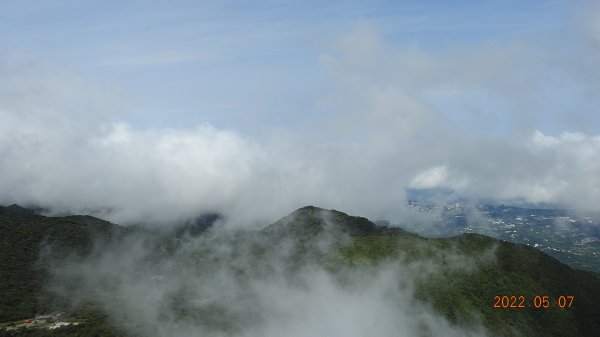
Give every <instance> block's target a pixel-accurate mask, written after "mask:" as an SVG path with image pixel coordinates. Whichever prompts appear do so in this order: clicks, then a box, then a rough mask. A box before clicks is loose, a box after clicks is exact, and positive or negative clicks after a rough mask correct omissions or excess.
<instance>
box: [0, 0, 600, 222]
mask: <svg viewBox="0 0 600 337" xmlns="http://www.w3.org/2000/svg"><path fill="white" fill-rule="evenodd" d="M0 79H1V81H0V153H2V155H3V158H5V160H3V161H2V162H0V173H1V174H0V203H5V204H11V203H15V202H16V203H20V204H24V205H37V206H42V207H46V208H48V209H52V210H55V211H57V212H59V211H68V212H74V213H91V214H95V215H98V216H101V217H104V218H108V219H110V220H113V221H116V222H120V223H130V222H140V221H153V222H169V221H177V220H181V219H182V218H185V217H192V216H195V215H197V214H198V213H199V212H201V211H220V212H223V213H227V214H229V215H230V216H231V219H238V220H240V219H245V220H248V219H251V220H256V221H263V220H265V218H267V220H274V219H276V218H277V217H279V216H282V215H285V214H287V213H289V211H290V210H292V209H294V208H297V207H301V206H305V205H308V204H313V205H318V206H322V207H325V208H337V209H341V210H345V211H347V212H350V213H354V214H361V215H366V216H369V217H372V218H399V217H401V216H403V215H406V214H407V213H406V212H407V210H405V209H404V208H403V207H402V205H404V204H405V201H406V200H405V194H404V191H405V189H406V188H433V187H439V188H449V189H453V190H456V191H458V192H459V193H460V194H461V195H464V196H468V197H472V198H474V199H477V198H483V199H486V200H497V201H499V202H505V203H506V202H519V201H524V202H526V203H528V204H536V203H539V204H544V205H548V204H552V205H560V206H564V207H570V208H575V209H584V210H596V211H597V202H596V200H600V175H599V174H598V172H600V112H599V110H598V107H599V106H600V96H599V95H597V93H598V92H600V6H599V5H598V4H597V3H596V2H593V1H517V0H514V1H427V2H424V1H389V2H387V1H371V2H364V1H354V2H350V1H328V2H316V1H304V2H281V1H277V2H276V1H272V2H242V1H238V2H231V1H169V2H165V1H67V0H64V1H60V0H57V1H27V2H24V1H3V2H1V3H0ZM232 221H233V222H235V221H234V220H232ZM263 223H264V222H263Z"/></svg>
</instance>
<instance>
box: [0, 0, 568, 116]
mask: <svg viewBox="0 0 600 337" xmlns="http://www.w3.org/2000/svg"><path fill="white" fill-rule="evenodd" d="M569 3H571V2H566V1H526V2H524V1H427V2H423V1H372V2H368V3H367V2H363V1H330V2H329V1H328V2H325V3H324V2H316V1H312V2H311V1H306V2H282V1H272V2H268V1H262V2H244V1H169V2H164V1H30V2H27V3H26V4H25V3H24V2H22V1H4V2H3V3H2V5H0V9H1V10H0V13H1V14H0V40H1V41H2V50H3V51H4V53H5V54H8V55H12V56H14V57H17V58H24V59H29V60H32V61H33V62H43V63H49V64H52V65H56V66H60V67H64V68H67V69H71V70H73V71H74V72H77V73H80V74H84V75H85V76H89V77H91V78H93V79H94V80H96V81H100V82H102V83H105V84H106V85H108V86H111V87H114V88H116V89H117V90H120V91H122V93H123V94H124V95H126V96H127V97H128V98H129V99H130V101H131V103H132V106H133V107H135V110H136V111H137V114H135V115H132V116H129V117H128V118H129V119H130V120H131V121H132V122H133V123H136V124H140V125H143V126H148V125H155V124H159V125H173V126H178V125H187V124H189V123H198V122H210V123H213V124H216V125H219V126H223V127H233V128H244V127H246V126H247V125H248V123H250V124H252V121H256V120H258V121H260V123H261V124H262V123H267V124H269V123H275V124H277V123H286V122H288V121H294V120H296V119H298V118H304V116H306V114H311V113H315V105H314V97H315V96H316V95H318V93H319V91H320V90H323V88H324V86H326V85H327V81H328V80H329V77H328V74H327V70H326V69H323V66H322V64H320V55H321V54H323V53H327V52H329V51H330V45H331V44H333V43H335V40H336V39H338V38H339V37H340V36H342V35H344V34H347V33H348V32H351V31H353V30H355V29H357V27H361V26H370V27H373V29H374V30H376V32H377V34H379V36H380V37H381V38H382V39H383V40H384V41H385V43H386V44H388V45H390V46H393V47H396V48H404V47H407V46H418V47H419V48H422V49H424V50H429V51H432V52H436V51H439V50H444V49H447V48H452V47H456V46H458V47H460V46H463V45H469V44H477V43H482V42H487V43H489V42H490V41H491V42H493V43H507V42H509V41H512V40H528V39H532V40H537V39H538V37H539V36H542V35H557V34H560V32H561V31H564V27H565V26H566V25H568V20H569V19H570V16H571V15H572V12H573V9H574V7H575V6H573V5H572V3H571V5H568V4H569ZM284 109H285V112H282V111H281V110H284Z"/></svg>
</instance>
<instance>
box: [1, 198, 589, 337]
mask: <svg viewBox="0 0 600 337" xmlns="http://www.w3.org/2000/svg"><path fill="white" fill-rule="evenodd" d="M207 219H208V220H207V221H205V222H199V224H200V226H199V227H193V228H199V230H192V231H187V232H183V233H182V232H181V231H175V232H173V233H165V232H164V231H163V232H156V231H144V230H142V229H135V230H133V229H128V228H124V227H121V226H118V225H116V224H112V223H109V222H106V221H103V220H100V219H96V218H93V217H89V216H69V217H56V218H54V217H44V216H40V215H37V214H34V213H32V212H30V211H28V210H26V209H23V208H21V207H18V206H16V205H13V206H9V207H0V234H1V236H0V254H1V256H2V257H3V258H2V261H1V262H0V263H1V265H0V271H1V273H0V324H1V323H2V322H7V321H12V320H18V319H24V318H27V317H33V315H35V314H36V313H45V312H51V311H56V310H67V309H65V308H68V310H71V314H72V315H75V316H77V315H80V316H81V315H86V317H87V322H88V324H87V325H82V326H80V327H68V328H69V329H73V330H72V334H66V335H76V334H80V335H90V336H92V335H106V336H110V335H120V334H124V335H135V334H136V333H137V334H138V335H150V334H152V333H155V329H154V330H152V329H150V328H148V327H147V326H148V325H149V324H151V321H150V323H143V324H142V323H135V324H133V323H132V324H130V325H127V323H128V322H125V323H123V321H119V320H118V319H115V318H113V319H112V320H106V318H105V315H109V316H110V313H109V312H107V309H106V308H107V306H106V305H105V304H104V305H102V304H98V303H100V302H95V301H106V302H102V303H121V302H119V301H124V299H123V294H128V293H129V292H131V291H133V290H132V289H133V288H131V287H127V288H123V285H122V283H123V281H124V280H128V281H130V282H134V281H135V282H137V283H138V284H139V285H140V289H141V290H142V291H143V290H144V289H145V288H144V287H150V286H151V287H155V288H160V287H161V286H163V284H167V285H168V286H169V287H170V288H168V289H176V291H175V290H173V291H171V290H170V292H167V294H172V296H171V295H169V296H171V297H168V299H165V300H160V301H159V302H157V303H159V306H160V308H161V310H162V309H164V310H170V311H167V312H168V314H167V315H166V316H167V317H169V319H170V320H171V321H173V322H176V325H175V326H177V325H179V326H181V325H183V324H184V323H185V324H191V325H202V326H203V327H206V328H207V329H209V330H208V331H217V332H219V331H220V332H219V333H222V332H229V334H234V332H235V331H236V329H244V327H246V325H245V324H250V325H251V324H254V321H256V320H259V319H260V317H254V316H250V317H254V318H248V317H246V316H247V314H246V313H244V312H243V311H240V310H241V309H239V308H234V309H232V308H230V307H227V305H225V304H223V303H225V302H220V301H221V299H219V298H216V299H214V300H213V301H212V302H206V301H204V302H203V301H201V302H198V300H193V299H194V297H193V296H194V290H193V289H190V288H194V287H200V286H199V285H198V284H197V282H195V281H194V282H192V281H190V280H195V279H197V277H196V276H194V275H206V277H204V280H205V281H204V282H205V283H210V282H209V279H210V278H209V277H208V276H209V275H230V276H228V277H229V278H227V279H225V280H224V279H217V280H218V282H217V283H216V284H215V285H214V286H215V287H219V286H220V285H219V283H223V281H226V282H233V283H234V284H242V285H245V286H243V287H241V288H239V289H238V288H236V289H238V290H239V291H241V292H243V291H249V290H244V289H252V287H250V288H249V287H248V286H247V285H248V284H249V282H250V284H254V283H252V280H254V279H272V278H274V277H276V276H273V275H284V278H286V279H291V280H292V283H293V282H296V281H294V280H300V279H302V277H306V275H307V273H308V272H309V271H310V270H311V268H312V269H314V268H317V267H318V268H322V269H323V270H325V271H326V273H327V274H328V275H331V277H333V278H334V279H336V280H337V281H336V282H338V283H336V284H339V285H340V287H343V286H344V285H347V284H349V282H350V281H349V279H350V276H349V275H355V274H356V273H358V272H360V271H365V272H364V273H363V274H366V275H368V274H369V273H375V271H377V270H379V271H381V270H383V271H386V270H395V269H397V270H398V273H396V274H393V275H395V276H394V277H398V280H397V283H398V284H404V283H406V282H408V283H410V284H414V290H413V291H414V297H415V301H417V302H418V303H422V304H423V307H426V308H431V311H433V312H434V313H435V315H439V316H441V317H444V318H445V319H446V320H447V321H448V322H449V324H451V325H453V326H459V327H463V328H469V327H474V326H483V327H484V328H485V329H486V330H487V331H488V335H491V336H592V335H594V334H595V333H596V332H597V331H600V320H599V319H598V317H600V307H599V306H598V303H600V277H599V275H598V274H595V273H591V272H585V271H580V270H575V269H572V268H570V267H569V266H567V265H565V264H562V263H560V262H559V261H557V260H556V259H554V258H552V257H550V256H548V255H546V254H545V253H543V252H541V251H539V250H537V249H535V248H532V247H529V246H526V245H521V244H515V243H509V242H505V241H501V240H497V239H493V238H490V237H486V236H482V235H477V234H463V235H459V236H455V237H451V238H435V239H434V238H425V237H422V236H419V235H416V234H412V233H409V232H406V231H404V230H402V229H399V228H387V227H380V226H377V225H375V224H374V223H373V222H371V221H369V220H368V219H366V218H363V217H356V216H350V215H347V214H345V213H343V212H339V211H335V210H324V209H321V208H318V207H313V206H308V207H304V208H301V209H299V210H297V211H295V212H293V213H291V214H290V215H288V216H286V217H284V218H282V219H281V220H279V221H277V222H275V223H273V224H271V225H268V226H266V227H265V228H264V229H262V230H261V231H240V232H236V233H233V234H227V235H223V234H219V232H218V231H211V230H210V228H211V226H212V224H213V223H214V220H215V219H216V217H210V218H207ZM207 223H210V224H211V226H208V225H206V224H207ZM186 228H187V227H186ZM140 237H144V238H145V239H144V241H141V244H139V245H136V244H135V242H138V241H135V240H139V238H140ZM134 246H136V247H144V248H143V249H145V250H143V252H144V253H140V252H139V250H137V251H136V254H138V255H139V256H141V257H140V258H139V259H137V260H135V259H134V260H132V261H133V262H131V264H125V262H123V261H125V260H126V258H125V257H124V255H123V252H127V251H129V250H128V249H130V247H134ZM136 249H139V248H136ZM114 252H118V253H114ZM109 253H110V254H109ZM102 254H107V255H106V256H108V257H109V258H110V259H109V258H107V257H106V256H105V255H102ZM120 254H121V255H120ZM138 255H136V256H138ZM86 256H92V257H94V259H87V260H86ZM97 256H101V257H102V258H101V259H98V258H96V257H97ZM73 257H75V258H73ZM77 258H80V260H81V261H84V263H88V265H86V266H87V267H86V268H85V270H86V272H89V270H92V271H94V270H96V269H97V270H101V268H102V266H103V265H106V264H109V265H110V266H114V267H110V268H109V269H110V270H109V271H110V272H109V273H102V272H98V274H92V277H90V280H91V281H89V280H88V281H86V282H88V283H89V282H91V283H89V284H90V286H88V287H87V288H85V282H84V281H82V279H81V278H80V277H79V276H78V277H74V278H73V279H72V280H70V279H68V278H66V279H65V278H63V279H60V280H61V282H62V283H64V284H65V286H64V288H65V289H66V291H67V293H68V292H69V291H72V292H73V294H74V293H75V292H85V293H87V294H88V297H85V300H83V301H81V302H85V301H89V302H90V303H89V304H91V305H92V306H91V307H89V306H88V307H86V306H81V303H80V304H79V306H73V305H71V306H67V305H66V304H65V302H64V298H60V297H57V295H56V293H52V292H48V291H47V289H48V287H47V285H46V284H45V283H47V282H50V281H49V280H51V279H55V278H56V275H55V271H52V272H51V271H50V270H49V268H51V266H57V265H58V266H60V265H61V264H63V265H67V263H70V262H68V261H73V260H76V261H80V260H77ZM86 261H87V262H86ZM90 261H91V262H90ZM94 261H102V263H96V262H94ZM107 261H108V262H107ZM140 261H141V262H140ZM94 263H96V264H94ZM119 264H125V267H123V269H118V268H119ZM178 266H180V267H178ZM223 266H226V267H227V268H226V269H223ZM307 266H308V267H307ZM309 267H310V268H309ZM52 268H54V267H52ZM182 268H183V269H182ZM54 269H56V268H54ZM75 270H77V269H75ZM129 270H131V274H130V275H128V276H126V277H125V276H123V274H125V273H127V272H128V271H129ZM224 270H227V271H231V273H225V272H224ZM53 272H54V274H53ZM178 273H181V275H184V276H185V277H179V278H178V280H179V279H183V280H184V281H181V282H182V283H181V284H182V285H183V286H181V287H179V288H177V287H176V288H173V282H174V281H172V280H169V281H164V279H165V278H168V277H170V276H172V277H174V278H173V280H175V276H176V275H177V274H178ZM202 273H204V274H202ZM75 274H76V273H75V272H73V271H71V272H70V274H68V275H67V276H69V277H73V276H72V275H75ZM169 274H171V275H169ZM192 276H193V277H192ZM63 277H64V275H63ZM111 277H112V278H111ZM231 278H233V280H232V279H231ZM96 279H102V280H103V281H102V282H103V283H94V282H96V281H95V280H96ZM114 280H117V281H118V282H117V281H114ZM161 280H162V281H161ZM358 280H360V278H358ZM69 282H72V283H69ZM145 282H147V284H148V285H146V283H145ZM161 282H162V283H161ZM286 282H288V281H286ZM297 282H300V281H297ZM297 282H296V283H297ZM359 282H360V281H359ZM403 282H404V283H403ZM62 283H61V284H62ZM99 284H101V285H102V287H106V288H103V289H99V288H100V287H99ZM80 286H81V287H82V288H81V289H79V290H76V288H77V287H80ZM302 287H304V286H302ZM122 289H127V290H126V292H123V293H119V291H120V290H122ZM207 289H209V290H210V289H211V288H210V287H209V288H207ZM240 289H241V290H240ZM348 289H353V288H352V286H349V288H348ZM411 289H412V288H411ZM148 290H150V289H148ZM215 293H218V291H217V290H216V289H215ZM208 294H210V292H209V293H208ZM202 296H204V297H205V296H206V294H205V295H202ZM202 296H201V297H200V298H201V299H203V298H204V297H202ZM226 296H229V295H226ZM239 296H240V298H241V299H242V300H243V301H249V303H254V302H252V301H253V300H252V296H253V294H252V293H248V294H243V293H242V294H241V295H239ZM497 296H498V298H497V299H495V298H496V297H497ZM502 296H508V298H507V299H508V300H509V301H512V299H511V298H510V296H515V300H516V303H512V304H515V306H518V304H520V303H519V302H523V305H524V306H525V308H502V306H503V298H502ZM570 296H573V298H574V300H573V303H571V306H570V307H566V308H560V307H559V306H558V304H561V305H564V306H568V305H567V303H566V301H567V300H569V299H570V298H571V297H570ZM521 297H522V298H521ZM125 300H126V299H125ZM536 301H537V302H536ZM546 301H547V302H546ZM205 302H206V303H205ZM123 303H125V304H127V303H128V302H123ZM150 303H154V302H150ZM494 304H498V305H499V306H500V307H501V308H494V307H493V306H494ZM536 304H539V306H541V308H537V309H536ZM546 304H548V306H549V307H548V308H543V306H545V305H546ZM240 305H241V304H240ZM419 305H420V304H419ZM163 306H164V308H163ZM84 311H85V314H83V313H82V312H84ZM117 312H118V314H117V315H114V316H116V317H117V318H118V317H121V316H123V315H127V312H122V311H117ZM160 315H162V316H161V317H163V316H165V315H164V314H160ZM173 315H175V316H173ZM135 318H136V317H134V318H133V319H125V321H132V320H134V319H135ZM112 325H117V326H121V325H122V326H126V327H127V328H126V329H125V330H118V329H115V328H114V327H113V326H112ZM1 326H2V325H0V327H1ZM61 329H63V330H61ZM64 329H66V328H59V329H56V330H54V332H52V331H46V332H44V333H46V335H48V336H53V333H56V334H57V335H58V333H63V334H62V335H65V334H64V333H66V332H65V331H66V330H64ZM77 329H79V330H77ZM81 329H88V330H89V332H88V333H87V334H82V331H83V330H81ZM144 329H150V330H144ZM61 331H62V332H61ZM69 331H71V330H69ZM124 331H125V332H124ZM2 333H3V332H2V331H0V336H2ZM4 334H7V335H11V334H10V332H8V331H6V332H4ZM421 335H423V336H429V335H438V334H436V332H434V331H428V330H427V327H424V328H423V331H422V332H421Z"/></svg>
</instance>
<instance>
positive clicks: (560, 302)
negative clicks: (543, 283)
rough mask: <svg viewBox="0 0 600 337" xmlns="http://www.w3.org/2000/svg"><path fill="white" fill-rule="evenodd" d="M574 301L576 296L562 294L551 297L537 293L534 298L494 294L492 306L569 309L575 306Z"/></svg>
mask: <svg viewBox="0 0 600 337" xmlns="http://www.w3.org/2000/svg"><path fill="white" fill-rule="evenodd" d="M574 301H575V296H571V295H564V296H563V295H561V296H558V297H557V298H551V297H550V296H548V295H536V296H533V297H532V298H527V297H525V296H523V295H517V296H515V295H510V296H507V295H500V296H494V300H493V304H492V307H493V308H494V309H525V308H535V309H548V308H560V309H567V308H570V307H571V306H573V302H574Z"/></svg>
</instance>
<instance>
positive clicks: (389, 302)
mask: <svg viewBox="0 0 600 337" xmlns="http://www.w3.org/2000/svg"><path fill="white" fill-rule="evenodd" d="M323 219H324V220H325V221H327V218H326V217H324V218H323ZM325 228H326V229H325V232H323V233H322V234H321V235H319V237H318V238H315V241H311V242H309V245H310V248H309V250H308V251H303V250H302V248H301V246H300V241H298V240H297V238H294V237H291V236H287V237H285V238H283V240H276V241H273V240H272V239H269V238H268V236H264V235H262V234H254V233H248V232H238V231H232V230H228V229H223V228H219V227H216V228H213V229H212V230H210V231H209V232H206V233H204V234H203V235H201V236H199V237H190V236H185V237H183V238H181V239H180V240H179V241H177V242H176V243H175V244H168V243H166V244H165V242H166V241H164V238H162V237H158V238H157V237H155V236H153V235H148V236H144V235H136V236H132V237H129V238H127V239H126V240H125V241H123V242H120V243H109V244H106V243H104V244H99V245H98V246H97V249H96V250H95V253H93V254H91V255H90V256H88V257H86V258H73V257H71V258H70V259H67V260H61V261H58V262H56V261H55V264H54V265H52V267H51V271H52V273H51V275H52V277H51V279H50V282H49V283H48V287H47V288H48V289H49V290H50V291H52V292H54V293H55V294H58V295H59V296H61V297H62V298H63V299H64V300H66V301H67V302H68V303H71V304H72V305H73V306H74V308H78V305H81V304H83V303H93V304H95V305H97V306H98V308H99V309H100V310H101V311H103V312H105V313H107V314H108V317H109V321H110V322H111V323H113V324H116V325H117V326H118V327H119V328H121V329H123V330H125V331H126V332H129V333H132V334H134V335H143V336H192V335H194V336H199V335H202V336H225V335H226V336H249V337H250V336H282V335H285V336H390V335H395V336H485V335H486V331H485V329H484V328H483V327H482V325H481V323H480V321H479V316H478V313H477V312H473V313H472V314H471V317H465V318H463V322H462V323H461V324H460V325H456V324H453V323H450V322H449V321H448V320H447V319H446V318H444V317H443V316H442V315H441V314H439V313H437V312H436V311H435V310H433V309H432V308H431V306H430V305H429V304H427V303H424V302H422V301H420V300H417V299H416V298H415V288H416V285H417V284H418V283H422V282H427V281H431V280H432V279H437V280H438V281H439V282H443V279H444V277H445V276H444V275H447V273H448V272H449V271H453V272H457V271H458V272H460V273H467V274H468V273H471V272H475V271H477V268H479V266H481V265H487V264H490V263H494V249H493V248H494V247H490V250H489V251H488V253H486V254H482V255H481V256H477V257H473V256H465V255H462V254H460V253H457V252H454V251H453V250H451V249H447V250H444V251H439V252H436V250H435V249H433V248H432V247H429V248H428V249H431V251H432V252H433V254H438V255H439V256H442V257H443V261H445V263H444V264H443V265H441V264H439V263H436V262H434V261H433V260H429V259H419V260H412V261H410V262H408V260H406V259H404V257H403V255H400V256H393V257H392V258H390V259H384V260H383V261H380V262H378V263H374V264H371V263H364V264H358V265H356V264H355V265H352V264H340V263H336V264H335V265H334V266H332V265H329V267H328V264H327V262H326V261H327V259H325V260H323V259H319V258H314V256H313V257H311V254H314V253H317V254H323V255H319V256H338V255H337V254H338V249H340V248H343V247H345V246H344V245H345V244H344V242H346V244H347V241H345V240H344V239H343V237H344V235H343V234H342V233H341V232H339V228H338V227H335V226H333V225H329V226H326V227H325ZM161 242H162V243H161ZM340 242H341V243H342V244H341V246H340ZM161 247H162V248H161ZM306 254H308V255H306ZM324 261H325V262H324ZM332 267H333V268H332Z"/></svg>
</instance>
